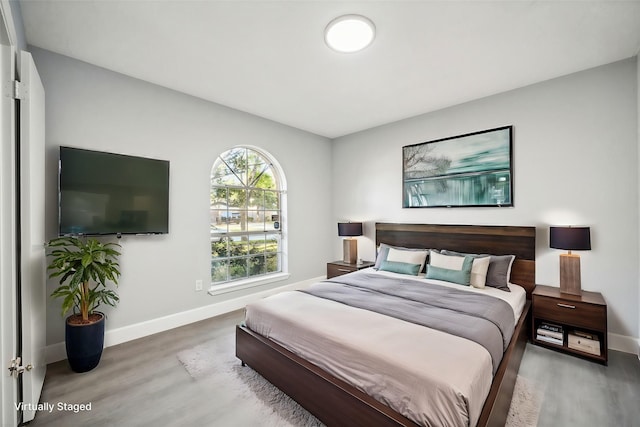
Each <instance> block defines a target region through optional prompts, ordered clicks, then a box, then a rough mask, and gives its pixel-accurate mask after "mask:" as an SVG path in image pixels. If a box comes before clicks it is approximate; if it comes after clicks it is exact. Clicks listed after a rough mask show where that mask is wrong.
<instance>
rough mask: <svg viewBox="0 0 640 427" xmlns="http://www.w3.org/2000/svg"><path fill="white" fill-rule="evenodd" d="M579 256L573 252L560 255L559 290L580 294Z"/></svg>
mask: <svg viewBox="0 0 640 427" xmlns="http://www.w3.org/2000/svg"><path fill="white" fill-rule="evenodd" d="M580 288H581V283H580V256H579V255H573V254H562V255H560V292H562V293H565V294H571V295H580V294H581V293H582V292H581V290H580Z"/></svg>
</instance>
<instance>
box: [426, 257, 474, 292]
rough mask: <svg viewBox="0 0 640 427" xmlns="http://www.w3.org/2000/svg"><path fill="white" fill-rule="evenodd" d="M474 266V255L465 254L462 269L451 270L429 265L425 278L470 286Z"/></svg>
mask: <svg viewBox="0 0 640 427" xmlns="http://www.w3.org/2000/svg"><path fill="white" fill-rule="evenodd" d="M472 266H473V257H471V256H465V257H464V262H463V263H462V269H461V270H450V269H448V268H442V267H434V266H432V265H429V266H428V267H427V275H426V276H425V278H427V279H434V280H443V281H445V282H452V283H457V284H459V285H464V286H469V285H470V284H471V267H472Z"/></svg>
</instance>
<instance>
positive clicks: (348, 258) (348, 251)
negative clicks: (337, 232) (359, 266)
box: [342, 239, 358, 264]
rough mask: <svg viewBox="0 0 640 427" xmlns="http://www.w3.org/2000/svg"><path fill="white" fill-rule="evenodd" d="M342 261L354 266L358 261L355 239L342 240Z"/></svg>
mask: <svg viewBox="0 0 640 427" xmlns="http://www.w3.org/2000/svg"><path fill="white" fill-rule="evenodd" d="M342 254H343V256H342V261H344V262H346V263H348V264H355V263H356V261H357V260H358V241H357V240H356V239H344V240H343V241H342Z"/></svg>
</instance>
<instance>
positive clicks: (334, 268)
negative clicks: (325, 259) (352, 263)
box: [327, 264, 357, 277]
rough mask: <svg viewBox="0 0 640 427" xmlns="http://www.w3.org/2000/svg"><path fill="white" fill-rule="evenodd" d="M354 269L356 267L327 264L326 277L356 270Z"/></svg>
mask: <svg viewBox="0 0 640 427" xmlns="http://www.w3.org/2000/svg"><path fill="white" fill-rule="evenodd" d="M356 270H357V269H356V268H354V267H348V266H343V265H334V264H327V277H336V276H341V275H343V274H347V273H351V272H353V271H356Z"/></svg>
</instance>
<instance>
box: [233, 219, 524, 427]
mask: <svg viewBox="0 0 640 427" xmlns="http://www.w3.org/2000/svg"><path fill="white" fill-rule="evenodd" d="M535 236H536V231H535V227H514V226H484V225H483V226H476V225H437V224H396V223H376V245H379V244H380V243H387V244H389V245H393V246H403V247H410V248H430V249H449V250H453V251H460V252H469V253H490V254H495V255H508V254H514V255H516V260H515V261H514V263H513V267H512V270H511V282H512V283H516V284H519V285H521V286H523V287H524V288H525V290H526V291H527V302H526V304H525V307H524V310H523V312H522V315H521V316H520V319H519V320H518V323H517V325H516V328H515V330H514V333H513V338H512V339H511V342H510V344H509V346H508V347H507V350H506V352H505V354H504V356H503V358H502V361H501V362H500V365H499V366H498V370H497V371H496V374H495V375H494V379H493V383H492V386H491V389H490V390H489V394H488V396H487V399H486V400H485V403H484V406H483V409H482V413H481V414H480V418H479V420H478V424H477V425H478V426H480V427H485V426H490V427H494V426H495V427H498V426H500V427H502V426H504V425H505V422H506V419H507V413H508V411H509V405H510V403H511V398H512V396H513V388H514V386H515V382H516V377H517V374H518V370H519V368H520V361H521V360H522V355H523V353H524V348H525V345H526V343H527V330H528V329H529V328H527V327H526V326H527V324H528V323H527V319H528V318H529V309H530V306H531V303H530V299H531V292H532V291H533V288H535V240H536V239H535ZM236 356H237V357H238V358H239V359H240V360H241V361H242V363H243V364H247V365H249V366H251V367H252V368H253V369H254V370H255V371H257V372H258V373H260V374H261V375H262V376H263V377H264V378H265V379H267V380H268V381H269V382H271V383H272V384H273V385H275V386H276V387H278V388H279V389H280V390H282V391H283V392H284V393H286V394H287V395H289V396H290V397H291V398H293V399H294V400H295V401H297V402H298V403H299V404H300V405H301V406H303V407H304V408H305V409H307V410H308V411H309V412H311V413H312V414H313V415H315V416H316V417H317V418H318V419H320V420H321V421H322V422H323V423H325V424H326V425H327V426H342V425H348V426H362V427H371V426H417V424H416V423H415V422H413V421H412V420H410V419H408V418H406V417H404V416H403V415H401V414H399V413H397V412H396V411H394V410H393V409H391V408H389V407H388V406H386V405H384V404H382V403H380V402H378V401H377V400H375V399H373V398H372V397H370V396H368V395H367V394H365V393H363V392H361V391H360V390H358V389H356V388H355V387H353V386H351V385H350V384H348V383H346V382H345V381H342V380H341V379H339V378H336V377H334V376H333V375H331V374H328V373H327V372H325V371H323V370H322V369H320V368H318V367H317V366H315V365H313V364H311V363H310V362H308V361H306V360H305V359H303V358H301V357H299V356H297V355H296V354H294V353H292V352H290V351H288V350H287V349H285V348H283V347H281V346H280V345H278V344H276V343H274V342H272V341H270V340H269V339H267V338H264V337H262V336H261V335H258V334H256V333H255V332H253V331H251V330H250V329H248V328H247V327H246V326H243V325H238V326H237V327H236Z"/></svg>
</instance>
